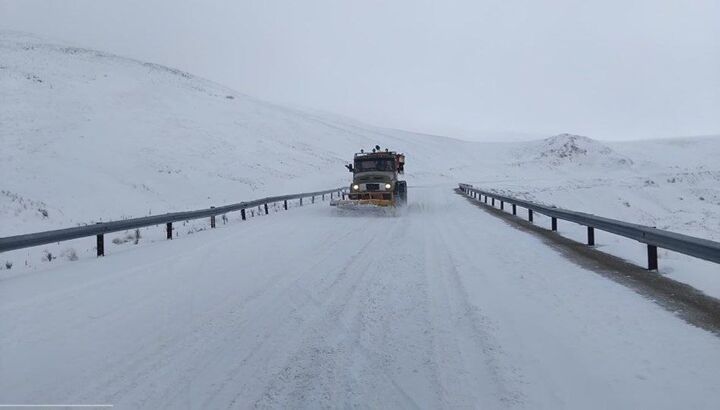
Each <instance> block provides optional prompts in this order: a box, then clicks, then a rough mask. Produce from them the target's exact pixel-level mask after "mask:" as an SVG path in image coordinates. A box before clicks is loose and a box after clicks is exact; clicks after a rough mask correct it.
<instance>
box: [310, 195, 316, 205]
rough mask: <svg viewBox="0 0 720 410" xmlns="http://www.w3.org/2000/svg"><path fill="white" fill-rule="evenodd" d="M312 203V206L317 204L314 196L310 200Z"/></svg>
mask: <svg viewBox="0 0 720 410" xmlns="http://www.w3.org/2000/svg"><path fill="white" fill-rule="evenodd" d="M310 203H311V204H314V203H315V195H313V196H312V199H310Z"/></svg>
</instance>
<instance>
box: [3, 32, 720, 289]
mask: <svg viewBox="0 0 720 410" xmlns="http://www.w3.org/2000/svg"><path fill="white" fill-rule="evenodd" d="M0 95H2V97H3V104H2V105H0V124H1V125H2V126H0V148H1V149H0V175H2V179H0V236H6V235H12V234H18V233H26V232H30V231H39V230H45V229H52V228H59V227H66V226H72V225H77V224H85V223H92V222H95V221H107V220H116V219H121V218H125V217H135V216H144V215H149V214H157V213H164V212H169V211H175V210H188V209H195V208H199V207H207V206H211V205H218V204H226V203H232V202H237V201H241V200H246V199H253V198H258V197H262V196H265V195H272V194H280V193H290V192H300V191H307V190H315V189H325V188H328V187H332V186H340V185H345V184H346V183H347V182H348V180H349V175H348V174H347V173H346V172H345V169H344V168H343V165H344V164H345V163H346V162H347V161H348V160H349V159H350V158H351V155H352V153H353V152H355V151H357V150H358V149H360V148H363V147H365V148H367V147H370V146H373V145H375V144H380V145H382V146H383V147H389V148H391V149H395V150H398V151H403V152H405V153H406V154H407V156H408V166H407V171H408V175H407V178H408V181H409V184H410V186H411V187H413V186H416V187H417V186H428V185H437V184H440V185H443V186H445V187H447V189H448V192H449V189H450V188H452V187H453V186H454V184H456V183H457V182H460V181H465V182H469V183H472V184H474V185H476V186H478V187H481V188H485V189H496V190H500V191H504V192H508V193H511V194H513V195H518V196H521V197H526V198H529V199H533V200H538V201H541V202H544V203H547V204H552V205H556V206H560V207H564V208H569V209H576V210H579V211H585V212H591V213H595V214H599V215H603V216H608V217H613V218H618V219H623V220H627V221H630V222H636V223H641V224H646V225H651V226H657V227H659V228H664V229H670V230H674V231H678V232H682V233H686V234H691V235H697V236H700V237H704V238H709V239H714V240H720V188H719V186H720V185H719V184H718V182H719V181H720V161H718V160H717V158H720V138H718V137H706V138H684V139H673V140H657V141H641V142H623V143H606V142H601V141H597V140H594V139H592V138H589V137H584V136H577V135H572V134H560V135H557V136H554V137H549V138H546V139H543V140H537V141H529V142H512V143H499V142H498V143H477V142H476V143H472V142H465V141H461V140H457V139H452V138H445V137H439V136H430V135H423V134H416V133H411V132H405V131H400V130H388V129H382V128H377V127H373V126H370V125H366V124H362V123H359V122H357V121H354V120H350V119H347V118H344V117H340V116H336V115H331V114H325V113H318V112H315V111H303V110H299V109H294V108H288V107H283V106H279V105H275V104H270V103H267V102H263V101H260V100H257V99H254V98H251V97H248V96H246V95H243V94H241V93H238V92H236V91H234V90H231V89H228V88H227V87H224V86H221V85H218V84H215V83H212V82H210V81H207V80H204V79H202V78H197V77H195V76H193V75H191V74H188V73H185V72H182V71H178V70H175V69H172V68H168V67H163V66H159V65H156V64H151V63H146V62H141V61H136V60H132V59H127V58H123V57H119V56H115V55H110V54H106V53H103V52H99V51H94V50H86V49H81V48H77V47H71V46H65V45H56V44H52V43H50V42H48V41H46V40H42V39H37V38H35V37H32V36H29V35H26V34H18V33H8V32H3V33H0ZM411 197H412V194H411ZM540 222H542V219H540ZM561 231H562V229H561ZM602 240H603V239H602V237H601V238H600V239H599V241H600V242H601V243H602ZM634 245H635V246H634V247H631V250H630V251H627V252H626V251H625V250H624V249H625V248H622V249H620V250H619V254H621V255H622V256H625V257H627V258H628V259H631V260H634V261H636V262H642V254H643V253H642V249H641V246H640V245H639V244H634ZM663 257H664V258H667V255H663ZM28 258H29V259H31V260H33V259H36V258H35V257H34V256H26V259H28ZM26 265H29V266H33V263H28V262H27V261H26ZM663 266H664V267H666V268H667V267H668V265H663ZM0 269H2V267H0ZM693 269H694V268H693ZM703 269H704V270H708V269H710V270H711V269H715V267H712V268H703ZM703 269H700V270H703ZM669 270H670V271H673V270H682V265H678V266H669ZM714 276H717V275H714ZM689 281H691V280H689ZM716 282H717V281H716ZM716 282H714V284H713V285H711V286H710V287H709V288H711V289H715V290H714V291H713V292H717V293H718V294H720V283H716ZM701 285H702V286H701ZM698 286H701V287H704V288H708V287H707V286H705V284H704V283H698Z"/></svg>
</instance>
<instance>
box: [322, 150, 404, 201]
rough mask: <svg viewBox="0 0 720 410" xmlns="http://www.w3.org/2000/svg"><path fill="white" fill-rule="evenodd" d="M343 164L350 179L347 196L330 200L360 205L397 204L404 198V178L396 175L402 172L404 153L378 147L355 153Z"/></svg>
mask: <svg viewBox="0 0 720 410" xmlns="http://www.w3.org/2000/svg"><path fill="white" fill-rule="evenodd" d="M345 167H346V168H347V169H348V171H350V172H352V174H353V180H352V183H351V184H350V190H349V191H348V194H347V199H344V198H343V199H342V200H337V201H334V202H331V205H334V206H337V207H338V208H350V209H352V208H357V207H364V206H371V207H372V206H376V207H397V206H400V205H404V204H405V203H406V202H407V182H406V181H401V180H400V179H399V176H400V175H402V174H404V173H405V155H404V154H399V153H397V152H394V151H389V150H388V149H385V150H384V151H383V150H381V149H380V146H378V145H376V146H375V148H374V149H373V150H372V152H365V151H364V150H360V152H358V153H356V154H355V157H354V159H353V163H352V164H347V165H345Z"/></svg>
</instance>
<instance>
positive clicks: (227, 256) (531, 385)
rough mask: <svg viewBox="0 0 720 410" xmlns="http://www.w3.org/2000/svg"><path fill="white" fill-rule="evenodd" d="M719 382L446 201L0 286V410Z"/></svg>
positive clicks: (654, 329) (250, 231)
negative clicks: (7, 409) (3, 408)
mask: <svg viewBox="0 0 720 410" xmlns="http://www.w3.org/2000/svg"><path fill="white" fill-rule="evenodd" d="M718 369H720V340H719V339H718V338H716V337H715V336H713V335H712V334H710V333H708V332H706V331H704V330H701V329H699V328H696V327H693V326H691V325H689V324H687V323H685V322H684V321H682V320H681V319H679V318H677V317H675V316H674V315H673V314H672V313H669V312H667V311H665V310H664V309H662V308H661V307H659V306H658V305H656V304H654V303H653V302H652V301H649V300H647V299H644V298H643V297H641V296H640V295H638V294H636V293H635V292H633V291H632V290H630V289H628V288H626V287H624V286H622V285H619V284H617V283H615V282H613V281H610V280H608V279H606V278H604V277H602V276H601V275H597V274H595V273H593V272H590V271H587V270H585V269H584V268H582V267H580V266H578V265H577V264H575V263H574V262H572V261H569V260H567V259H566V258H564V257H563V256H562V255H560V254H559V253H558V252H556V251H554V250H553V249H551V248H549V247H548V246H547V245H545V244H543V242H542V241H541V240H540V239H538V238H536V237H534V236H532V235H529V234H527V233H524V232H522V231H519V230H516V229H513V228H511V227H510V226H508V225H507V224H506V223H505V222H503V221H502V220H500V219H497V218H495V217H493V216H492V215H490V214H487V213H485V212H483V211H481V210H479V209H478V208H477V207H475V206H473V205H471V204H470V203H468V201H466V200H465V199H464V198H462V197H460V196H458V195H455V194H454V193H452V189H451V187H447V186H446V187H414V188H412V189H411V190H410V204H409V207H408V209H407V210H406V211H405V212H404V213H403V214H402V215H400V216H398V217H378V216H367V215H365V216H351V215H345V216H341V215H338V214H337V213H336V212H335V211H334V210H333V209H331V208H330V207H328V206H327V204H326V203H322V204H316V205H314V206H306V207H303V208H294V209H292V210H290V211H288V212H283V213H278V214H275V215H273V216H272V217H263V218H253V219H251V220H249V221H248V222H245V223H234V224H230V225H227V226H223V227H220V228H219V229H217V230H215V231H212V232H210V231H205V232H199V233H196V234H194V235H192V236H189V237H182V238H180V239H179V240H175V241H167V242H158V243H152V244H145V245H141V246H138V247H135V248H132V249H131V250H128V251H125V252H120V253H117V254H114V255H110V256H108V257H106V258H104V259H101V260H83V261H79V262H76V263H71V264H67V265H65V266H62V267H59V268H58V269H54V270H49V271H45V272H40V273H35V274H30V275H25V276H18V277H15V278H10V279H8V280H5V281H2V282H0V404H6V403H23V404H32V403H77V404H82V403H109V404H114V405H115V406H116V408H247V407H253V406H255V407H262V408H265V407H276V408H286V407H309V408H318V407H351V406H360V407H372V408H415V407H419V408H440V407H444V408H449V407H453V408H456V407H471V408H472V407H474V408H487V409H494V408H528V409H538V408H546V409H560V408H568V409H574V408H603V409H604V408H628V409H630V408H655V409H660V408H668V409H671V408H698V409H704V408H707V409H711V408H717V403H719V402H720V389H718V388H717V386H718V385H720V373H719V372H718Z"/></svg>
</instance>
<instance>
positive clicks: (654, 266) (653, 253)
mask: <svg viewBox="0 0 720 410" xmlns="http://www.w3.org/2000/svg"><path fill="white" fill-rule="evenodd" d="M647 254H648V270H658V255H657V246H655V245H648V246H647Z"/></svg>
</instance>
